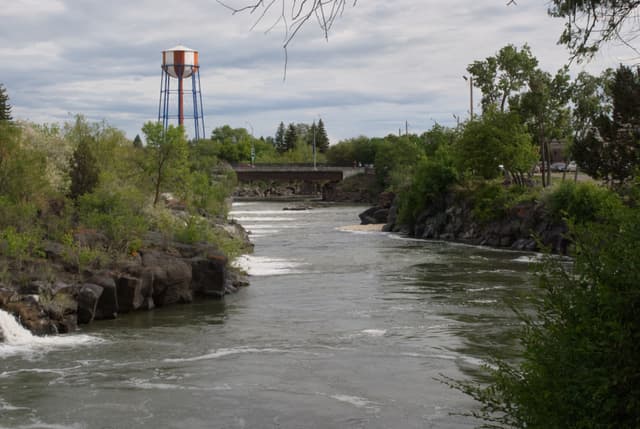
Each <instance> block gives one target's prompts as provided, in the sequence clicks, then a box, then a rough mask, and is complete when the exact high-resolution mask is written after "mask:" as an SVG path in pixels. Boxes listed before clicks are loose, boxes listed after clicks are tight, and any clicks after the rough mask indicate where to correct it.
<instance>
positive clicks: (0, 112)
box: [0, 83, 13, 121]
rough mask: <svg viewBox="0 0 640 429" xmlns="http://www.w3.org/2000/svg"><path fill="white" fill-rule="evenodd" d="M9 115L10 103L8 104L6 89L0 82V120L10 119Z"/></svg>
mask: <svg viewBox="0 0 640 429" xmlns="http://www.w3.org/2000/svg"><path fill="white" fill-rule="evenodd" d="M12 119H13V118H12V117H11V105H10V104H9V96H8V95H7V90H6V89H5V87H4V86H3V85H2V84H1V83H0V121H10V120H12Z"/></svg>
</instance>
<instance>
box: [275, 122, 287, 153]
mask: <svg viewBox="0 0 640 429" xmlns="http://www.w3.org/2000/svg"><path fill="white" fill-rule="evenodd" d="M285 133H286V129H285V127H284V122H280V125H278V129H277V130H276V136H275V145H276V150H277V151H278V152H279V153H282V152H285V151H286V150H287V147H286V145H285V143H284V135H285Z"/></svg>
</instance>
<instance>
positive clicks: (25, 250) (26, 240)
mask: <svg viewBox="0 0 640 429" xmlns="http://www.w3.org/2000/svg"><path fill="white" fill-rule="evenodd" d="M0 253H1V254H3V255H5V256H8V257H10V258H15V259H16V260H18V261H23V260H24V259H26V258H28V257H29V256H42V235H41V233H40V232H39V231H38V230H36V229H33V228H32V229H30V230H29V231H24V232H20V231H17V230H16V229H15V228H14V227H12V226H10V227H7V228H5V229H3V230H0Z"/></svg>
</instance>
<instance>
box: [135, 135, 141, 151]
mask: <svg viewBox="0 0 640 429" xmlns="http://www.w3.org/2000/svg"><path fill="white" fill-rule="evenodd" d="M133 147H135V148H138V149H140V148H142V139H141V138H140V134H136V137H135V138H134V139H133Z"/></svg>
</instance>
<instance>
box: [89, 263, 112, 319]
mask: <svg viewBox="0 0 640 429" xmlns="http://www.w3.org/2000/svg"><path fill="white" fill-rule="evenodd" d="M87 283H92V284H95V285H98V286H101V287H102V294H101V295H100V298H99V299H98V305H97V306H96V311H95V319H96V320H101V319H115V318H116V317H118V290H117V288H116V282H115V280H114V278H113V275H112V274H111V273H109V272H106V271H105V272H98V273H95V274H94V275H93V276H92V277H91V278H90V279H89V280H88V281H87Z"/></svg>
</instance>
